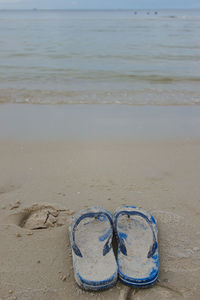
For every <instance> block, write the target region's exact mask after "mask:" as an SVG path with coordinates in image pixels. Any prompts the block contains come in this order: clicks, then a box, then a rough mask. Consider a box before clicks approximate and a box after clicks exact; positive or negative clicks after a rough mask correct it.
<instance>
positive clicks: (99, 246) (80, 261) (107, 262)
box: [69, 207, 118, 290]
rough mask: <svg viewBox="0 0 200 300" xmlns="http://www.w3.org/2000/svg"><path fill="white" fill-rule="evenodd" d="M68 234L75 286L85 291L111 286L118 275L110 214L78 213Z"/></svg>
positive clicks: (96, 210)
mask: <svg viewBox="0 0 200 300" xmlns="http://www.w3.org/2000/svg"><path fill="white" fill-rule="evenodd" d="M69 232H70V241H71V246H72V258H73V266H74V277H75V280H76V282H77V284H78V285H79V286H80V287H81V288H83V289H86V290H102V289H107V288H109V287H111V286H113V285H114V284H115V282H116V281H117V276H118V274H117V273H118V272H117V263H116V260H115V257H114V253H113V249H112V236H113V224H112V216H111V214H110V213H109V212H108V211H106V210H105V209H103V208H100V207H90V208H88V209H85V210H82V211H80V212H78V213H77V214H75V215H74V216H73V217H72V221H71V223H70V226H69Z"/></svg>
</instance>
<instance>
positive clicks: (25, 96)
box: [0, 88, 200, 106]
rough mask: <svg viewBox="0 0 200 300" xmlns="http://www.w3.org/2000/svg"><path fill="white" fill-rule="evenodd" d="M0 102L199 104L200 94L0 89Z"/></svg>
mask: <svg viewBox="0 0 200 300" xmlns="http://www.w3.org/2000/svg"><path fill="white" fill-rule="evenodd" d="M0 103H1V104H3V103H19V104H20V103H26V104H40V105H64V104H65V105H67V104H68V105H69V104H126V105H161V106H169V105H200V93H199V92H198V91H197V92H195V91H187V90H182V91H180V90H173V91H170V90H167V89H166V90H163V89H161V90H155V89H151V88H146V89H141V90H139V89H138V90H119V91H116V90H110V91H108V90H107V91H100V90H96V91H85V90H79V91H75V90H70V91H64V90H59V91H55V90H40V89H0Z"/></svg>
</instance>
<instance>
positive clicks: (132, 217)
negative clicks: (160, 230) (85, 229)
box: [113, 206, 159, 287]
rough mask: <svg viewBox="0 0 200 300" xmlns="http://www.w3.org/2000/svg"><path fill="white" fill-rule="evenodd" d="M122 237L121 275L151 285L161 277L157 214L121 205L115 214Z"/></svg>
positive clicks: (137, 284)
mask: <svg viewBox="0 0 200 300" xmlns="http://www.w3.org/2000/svg"><path fill="white" fill-rule="evenodd" d="M113 223H114V230H115V234H116V236H117V240H118V258H117V264H118V270H119V278H120V280H121V281H122V282H124V283H125V284H128V285H131V286H134V287H148V286H150V285H153V284H154V283H155V282H156V281H157V279H158V270H159V256H158V240H157V225H156V222H155V220H154V218H153V216H152V215H151V214H150V213H148V212H146V211H144V210H142V209H140V208H136V207H134V206H121V207H119V208H118V209H117V210H116V211H115V213H114V215H113Z"/></svg>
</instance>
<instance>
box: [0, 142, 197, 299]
mask: <svg viewBox="0 0 200 300" xmlns="http://www.w3.org/2000/svg"><path fill="white" fill-rule="evenodd" d="M0 166H1V172H0V223H1V225H0V299H19V300H30V299H31V300H39V299H41V300H51V299H52V300H64V299H118V300H123V299H134V300H135V299H137V300H139V299H156V298H157V299H184V298H185V299H199V298H200V280H199V278H200V201H199V200H200V199H199V197H200V196H199V195H200V184H199V177H200V142H199V141H197V140H196V141H178V142H176V141H157V142H156V141H154V142H131V141H127V142H124V141H123V142H120V141H115V142H114V141H112V142H109V141H105V142H102V141H101V142H94V141H93V142H92V141H90V142H89V141H87V142H84V141H82V142H78V141H77V142H68V141H65V142H61V141H60V142H58V141H55V142H53V141H52V142H50V141H49V142H47V141H46V142H42V141H41V142H37V141H32V142H31V141H24V142H22V141H5V140H4V141H3V140H1V141H0ZM123 204H131V205H136V206H139V207H143V208H144V209H146V210H149V211H150V212H151V213H152V214H153V215H154V216H155V218H156V219H157V221H158V229H159V250H160V275H159V282H158V283H157V284H156V285H155V286H154V287H152V288H150V289H145V290H135V289H132V288H130V287H126V286H124V285H122V284H121V283H120V282H118V283H117V285H116V286H115V287H113V288H112V289H110V290H108V291H104V292H101V293H100V292H97V293H89V292H84V291H82V290H80V289H79V288H78V287H77V285H76V283H75V281H74V278H73V269H72V258H71V249H70V244H69V238H68V231H67V227H68V221H69V218H70V216H71V214H73V211H78V210H80V209H83V208H85V207H88V206H92V205H101V206H103V207H104V208H106V209H108V210H110V211H111V212H113V211H114V209H115V208H116V207H117V206H119V205H123Z"/></svg>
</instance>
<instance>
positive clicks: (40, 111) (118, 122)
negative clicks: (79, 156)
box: [0, 104, 200, 141]
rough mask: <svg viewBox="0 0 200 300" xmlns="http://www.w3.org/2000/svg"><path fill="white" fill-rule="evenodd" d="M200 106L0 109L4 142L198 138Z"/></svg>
mask: <svg viewBox="0 0 200 300" xmlns="http://www.w3.org/2000/svg"><path fill="white" fill-rule="evenodd" d="M199 128H200V106H165V107H161V106H129V105H117V104H111V105H103V104H100V105H98V104H97V105H96V104H95V105H93V104H82V105H81V104H74V105H61V106H60V105H55V106H51V105H45V106H44V105H37V104H34V105H26V104H4V105H1V106H0V140H2V139H8V140H9V139H10V140H12V139H14V140H46V141H48V140H57V141H62V140H63V141H65V140H71V141H75V140H96V141H98V140H102V141H104V140H113V141H114V140H124V141H126V140H127V141H128V140H132V141H153V140H155V141H156V140H180V141H181V140H195V139H200V131H199V130H198V129H199Z"/></svg>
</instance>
